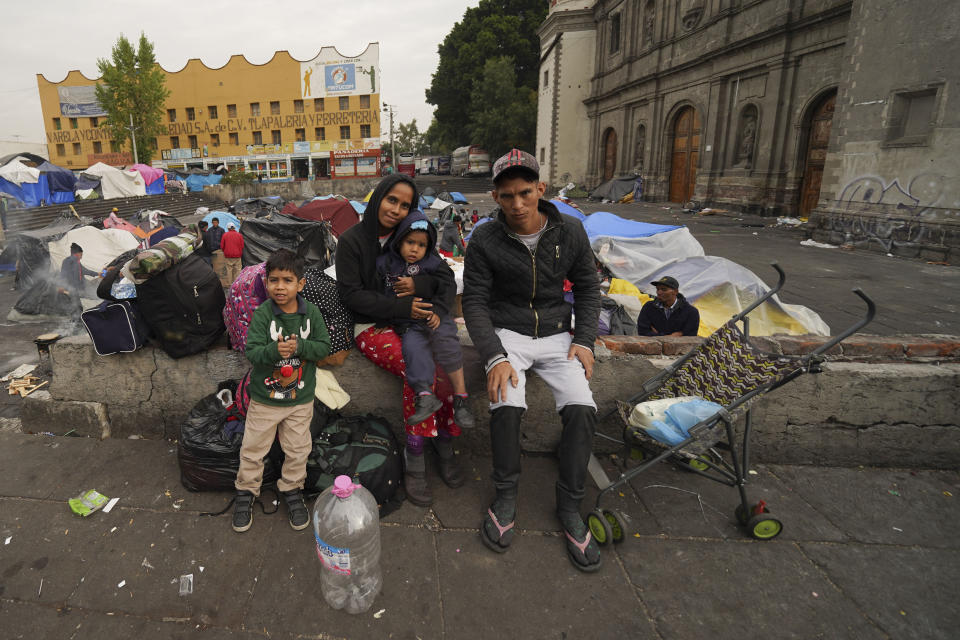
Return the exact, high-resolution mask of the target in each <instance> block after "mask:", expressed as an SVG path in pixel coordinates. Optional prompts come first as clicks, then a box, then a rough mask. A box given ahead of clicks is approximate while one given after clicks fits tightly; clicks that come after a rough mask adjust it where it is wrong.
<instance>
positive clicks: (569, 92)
mask: <svg viewBox="0 0 960 640" xmlns="http://www.w3.org/2000/svg"><path fill="white" fill-rule="evenodd" d="M908 4H909V3H902V2H896V0H797V1H794V2H789V3H787V2H780V1H777V0H755V1H752V2H747V1H746V0H710V1H707V0H551V6H550V11H549V13H548V16H547V19H546V20H545V21H544V23H543V25H542V26H541V28H540V31H539V35H540V39H541V42H540V45H541V78H542V81H541V87H540V103H539V118H538V126H537V147H538V149H537V151H538V153H539V159H540V161H541V166H542V170H541V172H542V175H543V177H544V179H545V180H546V181H547V182H548V183H549V184H551V185H554V186H559V185H563V184H565V183H567V182H570V181H573V182H576V183H578V184H581V185H583V186H584V187H586V188H588V189H589V188H592V187H594V186H596V185H597V184H599V183H601V182H603V181H604V180H605V179H609V178H610V177H613V176H622V175H629V174H639V175H641V176H643V178H644V198H645V199H648V200H659V201H671V202H677V203H685V202H689V201H696V202H697V203H699V204H701V205H703V206H712V207H718V208H724V209H730V210H736V211H743V212H750V213H759V214H763V215H800V216H811V219H812V220H814V221H816V225H817V228H818V229H821V232H822V234H823V235H824V237H827V236H829V237H830V238H831V239H832V240H836V239H837V238H838V237H839V238H840V239H841V240H842V239H843V238H844V237H845V235H851V234H852V236H853V237H854V239H855V240H856V237H857V231H856V226H857V221H858V220H859V221H863V220H867V218H865V217H864V216H868V217H869V215H873V216H874V217H873V218H869V224H868V225H867V226H869V227H871V228H872V229H873V231H872V232H871V233H874V234H881V233H882V230H881V228H880V227H881V226H882V225H881V223H880V221H881V220H884V219H890V216H895V215H898V214H899V216H900V218H903V219H906V217H905V216H904V215H903V214H904V213H905V209H906V210H910V211H919V210H920V209H924V214H923V215H925V216H926V217H927V218H930V219H934V218H936V219H938V220H940V221H941V223H943V224H946V223H947V222H949V219H951V218H952V219H953V221H954V222H953V223H952V224H953V225H954V226H950V225H947V226H946V227H944V226H943V224H941V228H946V229H947V230H948V231H949V233H952V234H953V236H952V237H958V231H954V230H953V229H954V228H956V229H960V220H958V219H957V218H956V216H957V207H958V206H960V197H958V190H960V154H957V153H956V149H958V148H960V144H958V142H960V141H958V140H956V137H957V135H958V134H957V133H955V132H957V131H960V128H958V126H957V120H960V110H958V109H956V108H953V109H951V108H949V106H948V104H947V101H948V97H949V96H953V95H954V94H956V90H954V91H953V92H952V93H951V92H949V91H948V89H949V85H950V84H951V83H955V82H956V80H957V79H958V78H960V72H958V70H957V67H956V65H955V64H951V62H949V61H953V60H956V59H960V39H958V38H956V37H955V34H954V33H953V32H952V31H951V30H950V29H949V28H948V27H947V26H945V25H950V24H954V25H955V24H957V21H958V20H960V3H957V2H954V1H951V0H930V7H928V8H926V9H925V10H924V11H923V12H922V15H921V14H920V13H918V12H916V11H914V10H912V9H911V8H910V7H909V6H908ZM891 43H899V44H898V45H897V46H892V44H891ZM950 52H952V53H950ZM952 99H953V100H957V98H956V97H953V98H952ZM951 148H952V149H953V152H952V153H951V152H950V151H949V149H951ZM931 166H933V167H934V168H933V169H930V168H929V167H931ZM924 167H927V169H926V170H925V169H924ZM871 176H873V179H874V182H875V183H876V184H874V183H871V182H869V180H870V177H871ZM901 176H902V177H901ZM917 176H920V177H917ZM897 178H899V182H897ZM857 180H860V182H857ZM921 192H922V193H921ZM872 205H883V206H880V207H872ZM871 207H872V208H871ZM852 208H855V209H857V211H858V213H857V214H856V215H852V214H851V210H852ZM868 210H870V211H872V212H873V213H870V211H868ZM838 216H839V217H842V218H843V220H844V222H843V223H842V224H834V222H835V221H836V220H837V219H838ZM824 220H826V221H827V222H824ZM907 224H908V225H913V226H916V221H913V222H910V221H909V220H907ZM861 226H863V225H861ZM913 226H911V228H913ZM918 233H919V232H918ZM949 233H948V235H949ZM893 235H896V234H893ZM927 235H928V236H929V235H930V233H929V232H927ZM886 241H887V242H888V244H889V243H890V242H893V243H894V244H896V242H897V241H896V239H895V238H892V236H891V237H888V238H887V239H886ZM958 244H960V243H958Z"/></svg>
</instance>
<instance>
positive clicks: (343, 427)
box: [304, 403, 403, 517]
mask: <svg viewBox="0 0 960 640" xmlns="http://www.w3.org/2000/svg"><path fill="white" fill-rule="evenodd" d="M316 404H317V403H314V406H315V407H316ZM314 417H315V422H317V421H318V420H319V421H324V420H326V424H325V425H323V424H320V425H314V424H311V429H310V430H311V432H312V433H313V434H314V435H313V450H312V451H311V452H310V457H309V458H308V459H307V481H306V484H305V486H304V492H305V493H307V494H308V495H313V494H318V493H320V492H321V491H323V490H324V489H326V488H327V487H329V486H331V485H332V484H333V480H334V478H336V477H337V476H339V475H347V476H350V477H351V478H353V479H354V480H355V481H357V482H359V483H360V484H362V485H363V487H364V488H365V489H367V490H368V491H369V492H370V493H372V494H373V497H374V498H376V500H377V504H378V505H379V506H380V516H381V517H383V516H385V515H387V514H388V513H390V512H392V511H393V510H394V509H396V508H397V507H399V506H400V501H401V500H402V496H403V493H402V492H399V493H398V490H400V488H401V484H402V477H403V461H402V457H401V455H400V445H399V444H398V443H397V438H396V436H395V435H394V434H393V430H392V429H391V428H390V424H389V423H388V422H387V421H386V420H384V419H383V418H381V417H379V416H375V415H371V414H367V415H365V416H333V417H331V418H329V419H327V418H326V417H324V412H323V411H322V410H321V411H320V412H319V413H316V414H315V416H314Z"/></svg>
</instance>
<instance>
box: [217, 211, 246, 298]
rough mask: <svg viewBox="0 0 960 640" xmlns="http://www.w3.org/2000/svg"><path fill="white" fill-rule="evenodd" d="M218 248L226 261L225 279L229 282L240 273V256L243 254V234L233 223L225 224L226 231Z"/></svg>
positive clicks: (231, 282) (241, 266)
mask: <svg viewBox="0 0 960 640" xmlns="http://www.w3.org/2000/svg"><path fill="white" fill-rule="evenodd" d="M220 249H221V250H222V251H223V258H224V260H225V261H226V263H227V280H229V282H230V284H233V281H234V280H236V279H237V276H238V275H240V269H242V268H243V265H242V264H241V262H240V257H241V256H242V255H243V236H242V235H240V232H239V231H237V230H236V228H235V227H234V226H233V223H232V222H231V223H230V224H228V225H227V232H226V233H225V234H223V237H222V238H221V239H220Z"/></svg>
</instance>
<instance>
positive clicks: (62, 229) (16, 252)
mask: <svg viewBox="0 0 960 640" xmlns="http://www.w3.org/2000/svg"><path fill="white" fill-rule="evenodd" d="M79 224H80V223H79V222H77V220H76V219H74V218H58V219H57V220H55V221H54V222H53V223H51V224H49V225H47V226H46V227H43V228H41V229H33V230H30V231H21V232H20V233H17V234H15V235H13V236H11V237H10V238H8V239H7V246H6V248H5V249H4V250H3V253H2V254H0V264H11V263H17V278H18V280H19V282H20V285H21V286H24V287H30V286H32V285H33V284H34V283H35V282H37V281H39V280H40V279H42V278H43V276H45V275H46V274H47V273H49V272H50V250H49V248H48V247H47V243H49V242H51V241H53V240H56V239H57V238H60V237H61V236H63V234H65V233H67V232H68V231H70V230H71V229H73V228H75V227H77V226H79ZM59 266H60V265H59V263H58V264H57V267H58V268H59Z"/></svg>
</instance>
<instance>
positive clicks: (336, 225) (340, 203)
mask: <svg viewBox="0 0 960 640" xmlns="http://www.w3.org/2000/svg"><path fill="white" fill-rule="evenodd" d="M284 211H285V212H287V211H288V209H287V207H284ZM289 215H292V216H295V217H297V218H301V219H303V220H324V221H326V222H329V223H330V230H331V231H332V232H333V235H334V236H335V237H337V238H339V237H340V234H341V233H343V232H344V231H346V230H347V229H349V228H350V227H352V226H353V225H355V224H357V222H359V221H360V216H358V215H357V212H356V210H355V209H354V208H353V205H351V204H350V203H349V202H348V201H347V200H341V199H339V198H323V199H315V200H310V201H309V202H305V203H304V204H303V206H302V207H300V208H299V209H296V210H294V211H292V212H289Z"/></svg>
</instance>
